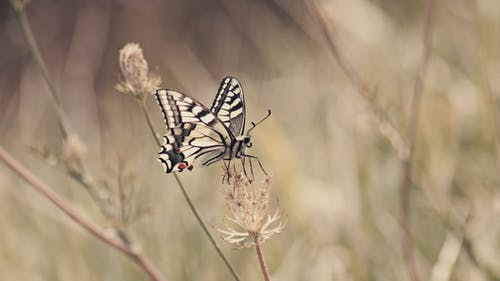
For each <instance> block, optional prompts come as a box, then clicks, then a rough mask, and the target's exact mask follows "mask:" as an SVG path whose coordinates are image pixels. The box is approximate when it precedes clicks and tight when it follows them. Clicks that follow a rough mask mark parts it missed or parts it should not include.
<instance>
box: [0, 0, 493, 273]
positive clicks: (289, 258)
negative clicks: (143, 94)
mask: <svg viewBox="0 0 500 281" xmlns="http://www.w3.org/2000/svg"><path fill="white" fill-rule="evenodd" d="M317 3H318V6H319V7H320V8H321V12H322V13H323V14H324V15H325V16H326V18H327V19H328V21H329V22H330V23H331V32H332V36H333V38H335V40H336V43H337V45H338V47H339V49H340V52H341V53H342V54H343V55H344V57H345V58H346V60H347V61H348V62H349V63H350V64H351V65H352V66H353V67H354V68H355V69H356V71H358V72H359V73H360V76H361V77H362V78H363V80H364V81H365V82H366V83H368V85H370V86H373V87H376V89H377V95H376V99H375V102H376V103H377V104H379V105H380V106H382V107H383V108H384V109H385V112H386V113H387V114H388V116H389V117H390V118H391V119H392V120H393V121H394V122H395V124H396V127H397V129H398V130H399V131H400V132H401V133H402V134H403V135H405V132H406V126H407V120H408V112H409V108H408V106H409V104H410V98H411V94H412V89H413V83H414V81H415V76H416V71H417V66H418V63H419V59H420V54H421V47H422V46H421V34H422V29H423V19H424V14H423V13H424V10H425V9H424V4H425V3H424V2H423V1H413V2H412V1H388V0H377V1H362V0H355V1H340V0H336V1H318V2H317ZM0 5H1V8H0V11H1V15H2V16H1V17H0V22H1V23H0V38H1V39H0V41H1V42H3V51H2V52H1V53H0V72H1V73H2V75H0V89H1V90H0V118H1V119H0V136H1V137H0V142H1V145H2V146H4V147H5V148H7V149H8V150H9V151H10V152H11V153H13V154H14V155H15V156H16V157H18V159H20V160H21V161H22V162H23V163H24V164H25V165H27V166H28V167H29V168H30V169H31V170H32V171H33V172H34V173H35V174H36V175H38V176H39V177H40V178H42V179H43V180H44V181H45V182H47V183H48V184H50V185H51V186H53V187H54V188H55V189H56V191H57V192H58V193H59V194H61V195H63V196H64V197H66V198H67V199H68V200H69V201H71V202H72V203H73V204H74V205H75V206H76V207H77V208H78V209H80V210H81V211H82V212H83V213H84V214H86V215H87V216H88V217H91V218H92V219H93V220H94V221H96V222H99V223H100V224H101V225H107V222H106V220H105V219H104V218H103V217H102V216H101V215H100V213H99V211H98V209H97V208H96V206H95V205H94V204H93V202H92V201H91V200H90V199H89V197H88V194H87V193H86V192H85V191H84V190H83V189H82V188H81V187H80V186H78V185H77V184H75V183H74V182H73V181H72V180H71V179H70V178H69V177H68V176H66V175H65V174H64V173H63V172H61V171H60V170H58V169H54V168H53V167H49V166H48V165H47V164H46V163H44V161H43V160H41V159H40V158H39V157H38V156H36V155H34V154H33V153H31V152H30V149H29V147H31V146H36V147H44V148H47V149H48V150H49V151H52V152H53V153H57V152H58V151H60V148H61V143H60V133H59V131H58V127H57V123H56V121H55V120H56V119H55V117H54V113H53V111H52V109H51V107H50V106H49V103H48V100H47V99H46V95H45V93H43V92H44V91H46V88H45V85H44V83H43V81H42V80H41V77H40V74H39V72H38V71H37V69H36V67H35V65H34V63H33V61H32V58H31V56H30V54H29V51H28V49H27V47H26V44H25V42H24V41H23V38H22V35H21V33H20V29H19V27H18V26H17V21H16V20H15V16H14V13H13V11H12V10H11V8H10V7H9V6H8V3H2V4H0ZM27 11H28V16H29V18H30V20H31V22H32V26H33V29H34V33H35V36H36V38H37V40H38V41H39V44H40V47H41V51H42V54H43V56H44V58H45V59H46V61H47V62H48V67H49V72H50V74H51V77H52V79H53V80H55V81H56V84H57V87H58V88H59V89H60V90H61V93H62V96H61V100H62V102H63V105H64V108H65V110H66V111H67V112H68V115H69V118H70V120H71V122H72V123H73V124H74V126H75V129H76V131H77V132H78V133H79V135H81V136H82V137H83V139H84V141H85V143H86V144H87V145H88V147H89V155H88V157H87V160H88V161H89V163H90V164H91V165H90V168H91V170H92V172H93V174H95V175H97V177H98V180H106V181H107V182H109V183H110V184H111V185H114V186H115V185H116V173H117V171H116V169H117V167H118V161H122V162H123V163H125V166H126V167H127V169H128V170H129V171H133V172H134V173H135V174H136V175H137V176H136V178H135V180H134V187H135V188H136V191H135V193H134V194H135V195H134V198H133V199H134V201H133V204H134V205H135V206H136V207H137V208H140V207H141V206H150V205H152V206H153V207H154V209H155V212H153V213H152V214H149V215H147V216H145V217H143V218H142V219H140V220H138V221H135V222H134V223H133V224H132V225H131V226H130V232H131V233H132V236H133V237H134V238H136V239H137V240H138V241H139V242H140V244H141V245H142V246H143V248H144V251H145V253H146V254H148V255H149V256H150V257H151V258H152V260H153V261H155V263H156V264H157V265H158V266H159V268H160V270H161V271H162V272H163V273H164V274H165V276H166V277H167V278H168V279H169V280H229V279H230V275H229V274H228V272H227V269H226V268H225V267H224V265H223V264H222V262H221V261H220V260H219V259H218V258H217V256H216V253H215V252H214V251H213V249H212V248H211V246H210V245H209V244H208V241H207V240H206V238H205V237H204V236H203V235H202V233H201V232H200V229H199V226H198V225H197V224H196V223H195V220H194V218H193V217H192V215H191V213H190V212H189V210H188V208H187V206H186V204H185V202H184V201H183V200H182V197H181V194H180V193H179V191H178V189H177V187H176V186H175V181H174V179H173V178H172V177H171V176H167V175H165V174H163V172H162V169H161V166H160V165H159V164H158V163H157V161H156V160H155V158H156V153H157V149H156V147H155V144H154V142H153V140H152V139H151V137H150V135H149V131H148V128H147V125H146V123H145V120H144V119H143V115H142V112H141V111H140V108H139V107H137V105H136V104H135V103H134V101H133V100H132V99H130V98H128V97H125V96H123V95H121V94H118V93H116V92H115V91H114V89H113V86H114V84H115V83H116V82H117V78H118V64H117V57H118V49H119V48H120V47H121V46H122V45H123V44H125V43H127V42H138V43H140V44H141V46H142V47H143V49H144V51H145V56H146V58H147V60H148V61H149V63H150V67H154V68H156V67H157V69H158V71H159V73H160V74H161V76H162V78H163V81H164V84H163V86H164V87H167V88H171V89H176V90H179V91H182V92H184V93H186V94H188V95H192V96H193V97H196V98H197V99H199V100H200V101H202V102H204V103H205V104H210V103H211V100H212V99H213V97H214V95H215V91H216V88H217V85H218V82H219V80H220V79H221V78H222V77H223V76H225V75H234V76H236V77H238V78H239V79H240V81H241V82H242V84H243V88H244V91H245V97H246V101H247V112H248V120H256V119H258V118H259V117H260V116H262V115H263V114H264V113H265V111H266V109H267V108H271V109H272V111H273V116H272V118H271V119H270V120H268V121H266V122H265V123H263V124H262V125H261V126H260V127H259V128H258V129H257V130H255V132H254V147H253V148H252V149H253V150H254V152H255V154H256V155H259V157H261V159H262V160H263V163H264V165H265V166H266V167H267V169H268V170H270V171H271V173H272V174H273V193H274V195H275V196H276V197H277V198H279V205H280V208H282V209H283V210H284V212H285V213H286V214H287V216H288V227H287V229H286V230H285V232H284V233H282V234H280V235H278V236H276V237H274V238H273V239H272V240H270V241H268V242H267V243H266V244H264V251H265V252H266V253H267V255H266V258H267V261H268V266H269V268H270V270H271V272H272V273H273V280H398V281H399V280H409V279H408V275H407V271H406V268H405V266H404V262H403V259H402V252H401V246H400V244H401V243H400V240H401V229H400V222H399V217H400V210H399V204H400V203H399V200H400V199H399V180H400V177H401V172H402V169H401V159H400V157H399V156H398V153H397V151H396V150H395V149H394V147H393V146H392V145H391V143H390V141H389V140H388V139H387V138H386V136H385V135H384V134H383V128H381V127H380V124H379V123H377V122H376V119H375V118H376V116H374V115H373V113H372V112H371V111H370V106H369V105H367V103H366V101H365V100H363V99H362V98H361V97H360V96H359V95H358V94H357V89H356V87H355V86H354V85H352V84H351V83H350V82H349V80H348V79H347V78H346V77H345V76H344V74H343V73H342V71H341V70H340V69H339V67H338V66H337V65H336V63H335V61H334V59H333V58H332V56H331V54H330V53H329V51H328V48H327V46H326V44H325V41H324V38H323V37H322V34H321V32H320V29H319V27H318V25H317V24H316V22H315V21H314V20H313V19H311V17H310V16H309V15H308V13H307V9H306V8H305V5H304V4H303V3H302V2H299V1H274V2H272V1H252V2H245V1H205V2H195V1H184V2H153V1H146V2H141V3H136V2H133V1H116V2H111V1H88V2H78V1H74V2H72V1H66V2H60V1H55V2H54V1H35V2H33V3H32V4H30V5H29V6H28V10H27ZM435 20H436V21H435V28H434V43H433V46H432V50H431V51H432V55H431V61H430V65H429V70H428V73H427V76H426V78H425V79H426V81H425V85H426V86H425V89H424V94H423V100H422V102H423V104H422V112H421V116H420V118H421V119H420V126H419V128H418V139H417V148H416V165H415V168H414V171H413V179H414V185H413V187H414V188H413V189H412V200H413V205H412V206H413V210H412V211H413V218H414V219H413V234H414V238H415V246H416V259H417V268H418V270H419V273H420V275H421V277H422V278H423V280H431V275H432V274H431V272H432V270H433V268H435V267H436V264H438V261H439V260H440V257H441V256H440V255H441V251H442V247H443V244H444V242H445V240H446V237H447V235H448V234H451V235H453V236H454V237H457V239H458V241H463V244H461V245H462V247H461V248H460V251H459V253H458V257H457V259H456V265H455V266H452V267H451V268H448V270H449V271H450V274H451V276H450V278H449V280H464V281H465V280H467V281H469V280H499V279H500V270H499V268H500V264H499V263H498V260H500V257H499V254H498V253H499V252H500V251H499V250H500V243H499V239H498V237H499V234H500V224H499V223H498V222H497V221H498V215H499V213H500V209H499V206H500V205H499V203H498V202H500V201H499V198H500V197H499V194H498V184H499V179H500V178H499V172H498V171H499V163H500V161H499V159H500V158H499V153H498V147H497V144H496V142H497V141H498V128H499V127H498V126H499V125H498V122H499V120H498V113H497V112H498V108H497V107H498V96H499V92H500V83H499V82H498V81H500V80H499V77H500V76H499V74H500V68H499V67H500V64H499V52H498V50H500V41H499V37H498V34H500V33H499V31H500V4H499V3H498V2H497V1H494V0H478V1H466V0H459V1H451V0H448V1H437V5H436V14H435ZM148 106H149V108H150V112H151V114H152V115H153V118H154V120H155V126H156V128H158V129H160V128H162V124H161V123H162V119H161V116H160V113H159V110H158V109H157V107H156V105H155V103H154V101H153V100H152V99H150V100H149V101H148ZM121 159H122V160H121ZM220 175H221V169H220V167H219V166H218V165H213V166H212V167H209V168H206V169H198V168H196V169H195V170H194V171H193V172H191V173H185V174H182V175H181V177H182V179H183V181H184V182H185V184H186V186H187V188H188V191H189V193H190V194H191V196H192V198H193V200H194V201H195V203H196V205H197V207H198V209H199V210H200V211H201V212H202V215H203V217H204V219H205V220H206V221H207V222H208V223H209V224H214V225H220V224H221V223H222V218H223V217H224V215H225V209H224V202H223V196H222V193H221V192H220V190H221V185H220ZM112 195H113V196H116V194H115V193H114V192H113V193H112ZM461 237H463V240H462V238H461ZM219 243H220V244H221V246H222V247H223V250H224V252H225V253H227V255H228V257H229V259H230V260H231V261H232V262H233V263H234V265H235V267H236V269H237V271H238V272H239V273H240V275H241V276H242V279H243V280H258V279H259V278H260V275H259V271H258V268H257V261H256V259H255V256H254V253H253V251H250V250H238V251H236V250H232V248H231V246H230V245H226V244H224V243H222V240H219ZM442 256H444V258H446V256H445V255H442ZM448 258H449V257H448ZM441 259H443V257H441ZM432 276H435V275H432ZM145 279H146V277H145V275H143V273H142V272H140V271H139V270H138V269H137V268H136V266H135V265H133V264H132V263H130V262H129V261H128V260H127V259H125V258H124V257H122V256H121V255H120V254H118V253H116V252H115V251H114V250H112V249H109V248H107V247H106V246H105V245H103V244H102V243H100V242H98V241H96V240H95V239H94V238H93V237H90V236H89V235H88V234H87V233H85V232H83V231H82V230H81V229H80V228H79V227H77V226H76V225H75V224H74V223H73V222H71V221H69V220H68V219H67V218H66V217H64V216H63V215H62V214H61V213H60V212H59V211H58V210H56V209H55V208H54V207H53V206H51V205H50V204H49V203H48V202H47V201H45V200H44V199H43V198H40V197H39V196H38V194H35V193H34V192H33V191H31V190H30V189H29V188H28V187H27V186H25V184H24V183H22V182H21V181H20V180H19V179H18V178H17V177H16V176H14V175H13V174H12V173H11V172H10V171H8V170H7V169H5V168H0V280H145Z"/></svg>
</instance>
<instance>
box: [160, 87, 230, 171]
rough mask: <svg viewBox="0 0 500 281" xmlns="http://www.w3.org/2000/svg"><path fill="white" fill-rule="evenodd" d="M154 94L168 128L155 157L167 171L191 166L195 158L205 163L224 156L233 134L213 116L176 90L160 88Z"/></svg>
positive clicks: (198, 103) (202, 106)
mask: <svg viewBox="0 0 500 281" xmlns="http://www.w3.org/2000/svg"><path fill="white" fill-rule="evenodd" d="M155 96H156V100H157V101H158V104H159V105H160V108H161V111H162V113H163V117H164V120H165V124H166V126H167V129H168V131H167V134H166V135H165V136H164V140H165V143H164V144H163V145H162V148H161V150H160V159H159V160H160V162H161V163H163V164H164V166H165V170H166V172H167V173H170V172H172V171H173V170H174V169H176V168H177V169H179V170H183V169H184V168H192V165H193V162H194V161H195V160H196V159H197V158H199V157H203V160H202V164H204V165H209V164H211V163H213V162H215V161H217V160H219V159H221V158H222V157H223V156H224V153H225V151H226V147H228V146H230V145H231V143H232V142H233V140H234V136H233V135H232V132H230V131H229V130H228V129H227V127H226V126H225V124H224V123H223V122H222V121H221V120H219V118H218V117H217V116H216V115H214V114H213V113H212V112H210V110H208V109H207V108H206V107H205V106H204V105H202V104H201V103H200V102H198V101H196V100H195V99H193V98H191V97H188V96H186V95H184V94H182V93H179V92H176V91H172V90H163V89H160V90H157V91H156V93H155Z"/></svg>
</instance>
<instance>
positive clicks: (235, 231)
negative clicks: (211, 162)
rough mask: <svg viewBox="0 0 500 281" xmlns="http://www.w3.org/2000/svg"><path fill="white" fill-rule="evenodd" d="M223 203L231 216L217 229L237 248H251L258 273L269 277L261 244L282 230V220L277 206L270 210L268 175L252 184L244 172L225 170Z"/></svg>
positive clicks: (283, 222) (284, 224) (252, 181)
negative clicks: (224, 201)
mask: <svg viewBox="0 0 500 281" xmlns="http://www.w3.org/2000/svg"><path fill="white" fill-rule="evenodd" d="M224 178H225V180H227V183H228V184H227V185H224V195H225V200H226V206H227V208H228V209H229V211H230V212H231V215H232V216H231V217H226V222H225V227H226V228H225V229H220V228H217V230H218V231H219V232H220V233H222V234H223V235H224V237H223V239H224V240H225V241H227V242H229V243H232V244H235V245H237V247H238V248H249V247H255V249H256V253H257V259H258V261H259V265H260V268H261V270H262V274H263V275H264V279H265V280H270V279H269V273H268V270H267V266H266V264H265V262H264V255H263V253H262V248H261V244H262V243H264V241H266V240H268V239H270V238H271V237H272V236H273V235H275V234H278V233H280V232H282V231H283V229H284V228H285V226H286V222H285V221H284V220H282V218H281V214H280V212H279V209H276V210H275V211H274V212H271V211H270V210H271V206H270V205H271V204H270V203H271V177H270V176H266V178H265V179H264V181H263V182H262V183H261V184H254V183H255V181H254V180H253V179H250V178H248V176H247V175H246V174H245V173H244V172H239V173H237V172H236V171H234V172H229V171H228V172H227V174H226V175H224Z"/></svg>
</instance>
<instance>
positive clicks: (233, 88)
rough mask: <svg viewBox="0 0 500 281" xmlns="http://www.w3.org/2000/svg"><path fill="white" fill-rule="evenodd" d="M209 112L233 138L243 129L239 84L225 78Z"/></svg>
mask: <svg viewBox="0 0 500 281" xmlns="http://www.w3.org/2000/svg"><path fill="white" fill-rule="evenodd" d="M210 111H211V112H212V113H213V114H215V115H217V117H218V118H219V119H220V120H221V121H222V122H223V123H224V125H225V126H226V127H227V128H229V130H230V131H231V132H232V133H233V135H235V136H240V135H242V134H243V130H244V129H245V115H246V112H245V111H246V109H245V97H244V96H243V88H242V87H241V84H240V82H239V81H238V80H237V79H236V78H234V77H226V78H224V79H222V82H221V84H220V86H219V90H218V91H217V96H216V97H215V100H214V102H213V104H212V107H211V108H210Z"/></svg>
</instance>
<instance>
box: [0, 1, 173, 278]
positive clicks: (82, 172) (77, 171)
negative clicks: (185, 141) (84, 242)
mask: <svg viewBox="0 0 500 281" xmlns="http://www.w3.org/2000/svg"><path fill="white" fill-rule="evenodd" d="M10 2H11V5H12V7H13V8H14V10H15V12H16V15H17V18H18V21H19V25H20V26H21V30H22V33H23V35H24V38H25V39H26V43H27V44H28V47H29V49H30V51H31V53H32V55H33V57H34V59H35V62H36V65H37V66H38V68H39V70H40V72H41V74H42V77H43V79H44V81H45V83H46V85H47V87H48V90H49V91H48V95H49V100H50V102H51V104H52V106H53V109H54V111H55V112H56V116H57V120H58V123H59V127H60V128H61V131H62V133H63V138H64V139H65V140H68V139H69V137H70V136H72V135H74V136H75V137H76V134H75V133H74V132H73V129H72V127H71V124H70V122H69V119H68V118H67V116H66V114H65V112H64V110H63V109H62V107H61V104H60V101H59V93H58V91H57V89H56V87H55V86H54V84H53V83H52V81H51V79H50V77H49V72H48V70H47V66H46V64H45V61H44V59H43V57H42V55H41V52H40V49H39V47H38V44H37V42H36V39H35V36H34V35H33V31H32V29H31V26H30V22H29V19H28V17H27V15H26V13H25V10H24V8H25V5H26V3H25V2H22V1H16V0H11V1H10ZM26 2H27V1H26ZM0 148H1V147H0ZM1 156H2V158H3V159H4V161H6V160H5V159H7V158H5V157H6V156H8V154H6V152H5V151H3V149H2V155H1ZM9 159H10V160H13V159H11V158H9ZM11 162H12V161H11ZM12 163H14V162H12ZM10 167H13V166H10ZM19 167H21V168H22V166H20V165H18V166H17V168H19ZM18 171H19V169H18ZM67 171H68V174H70V175H71V177H72V178H73V179H75V180H76V181H77V182H79V183H80V184H81V185H82V186H83V187H85V188H86V190H87V191H88V192H89V194H90V196H91V197H92V199H93V200H94V202H95V203H96V204H97V206H98V207H99V209H100V211H101V212H102V214H103V215H104V216H106V217H107V218H108V219H113V217H114V214H113V212H112V211H111V210H110V207H109V205H108V204H107V203H108V202H107V201H106V199H104V198H102V197H101V196H100V194H99V192H98V189H97V186H96V184H95V182H94V180H93V178H92V176H91V174H90V172H89V170H88V168H87V165H86V163H85V161H84V160H83V158H81V157H80V158H78V161H77V166H76V167H69V166H68V167H67ZM25 172H26V173H25V174H24V175H29V174H27V172H28V171H25ZM18 173H19V172H18ZM31 179H36V178H34V176H33V177H32V178H31ZM30 183H32V184H36V183H38V184H37V187H38V190H39V191H40V192H41V193H42V194H44V195H45V196H46V197H47V198H49V200H50V201H52V202H53V203H54V204H56V205H57V206H58V207H59V208H61V209H62V210H63V211H65V213H66V214H68V215H69V216H70V217H72V218H73V219H74V220H75V221H77V219H79V217H78V216H75V215H78V213H76V211H73V212H68V210H71V207H70V206H69V205H68V204H63V203H64V202H63V201H62V200H61V199H59V200H57V199H58V197H57V194H55V193H53V192H52V191H51V190H50V189H48V188H40V187H43V184H42V183H41V182H39V181H38V182H36V181H33V182H30ZM77 222H78V221H77ZM82 222H86V221H82V220H80V224H81V225H82V226H83V227H84V228H85V229H87V230H88V231H89V232H91V233H93V234H94V235H96V236H97V237H99V238H100V239H101V240H103V241H105V240H104V238H106V237H105V236H103V234H102V233H99V232H96V230H99V229H98V227H97V226H93V227H90V226H92V225H91V224H90V222H86V223H84V224H82ZM116 230H117V232H118V233H120V230H119V229H116ZM101 232H102V231H101ZM100 234H101V235H100ZM119 237H121V238H122V241H121V246H120V244H119V242H120V241H113V240H108V241H105V242H107V243H108V244H110V245H111V246H113V247H115V248H117V249H119V250H121V251H122V252H124V253H125V254H127V255H128V256H129V257H131V258H132V259H133V260H134V261H135V262H136V263H137V264H139V266H140V267H141V268H142V269H143V270H144V271H145V272H146V273H147V274H148V276H149V277H150V279H151V280H154V281H161V280H164V279H163V278H162V277H161V274H160V273H159V271H158V270H157V269H156V268H155V267H154V265H153V264H152V263H151V261H149V260H148V259H147V257H145V256H142V255H141V254H139V253H137V252H136V251H133V250H132V249H133V247H131V246H130V245H132V244H131V243H130V239H129V238H128V237H127V236H124V235H121V236H119ZM115 240H116V239H115ZM112 242H114V243H112ZM125 249H128V251H125Z"/></svg>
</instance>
